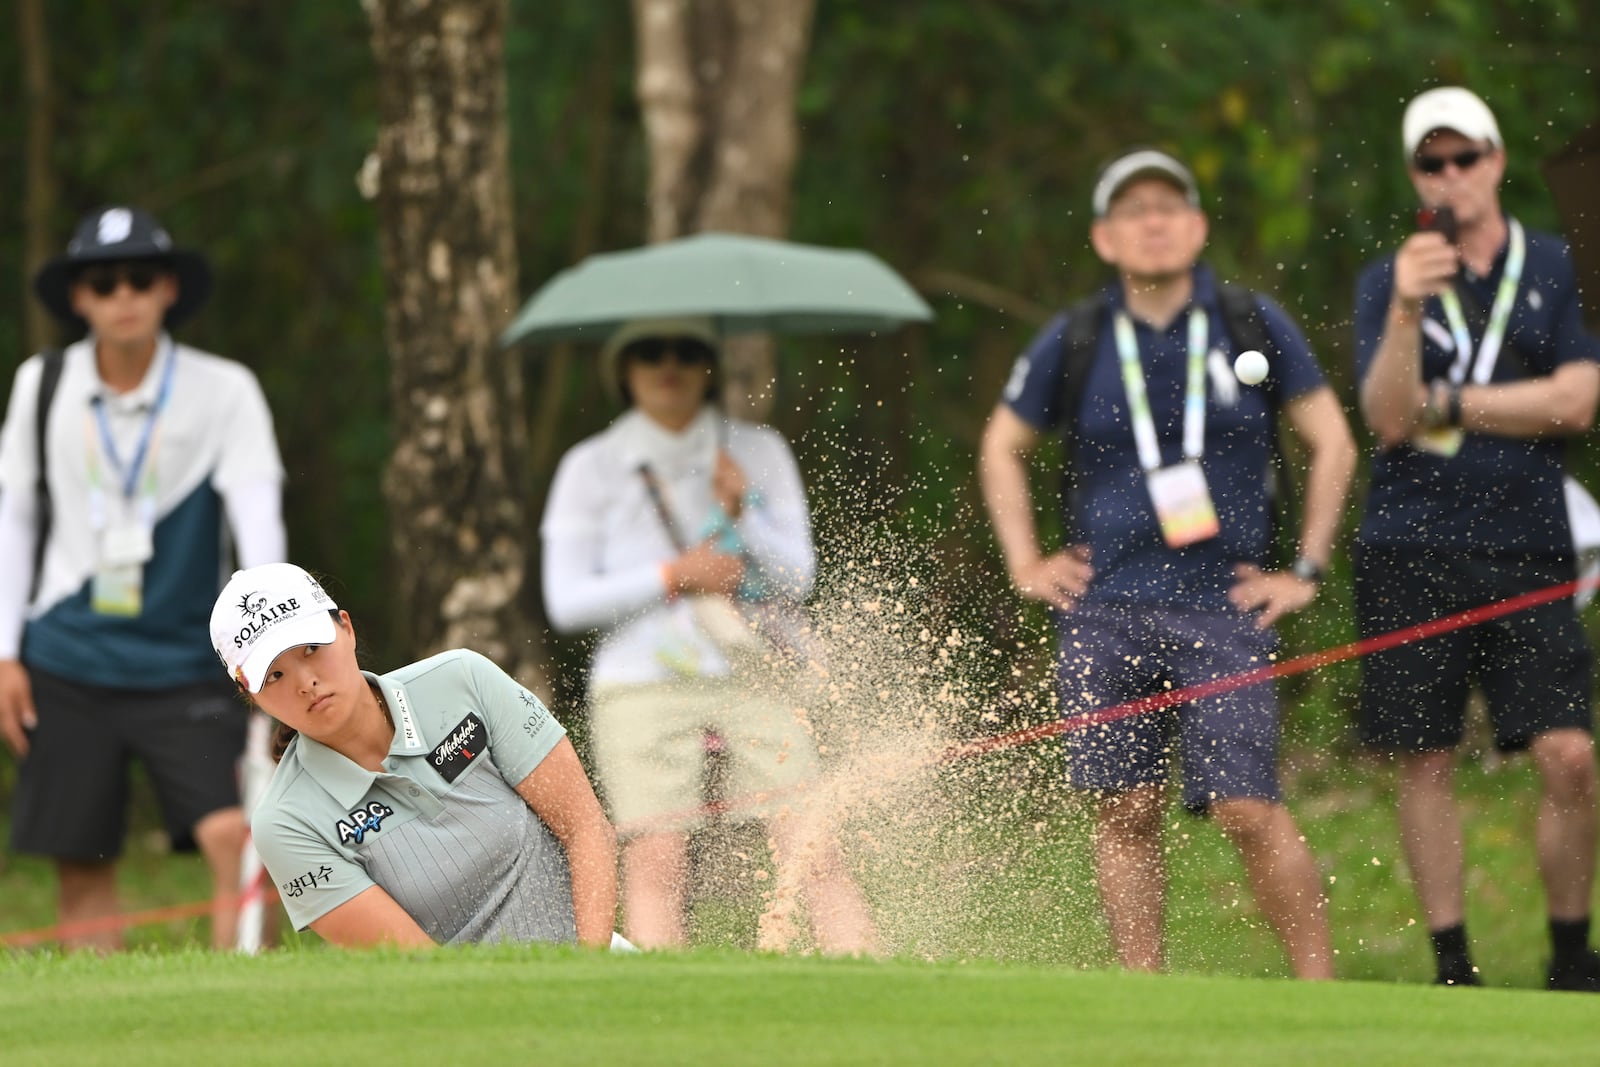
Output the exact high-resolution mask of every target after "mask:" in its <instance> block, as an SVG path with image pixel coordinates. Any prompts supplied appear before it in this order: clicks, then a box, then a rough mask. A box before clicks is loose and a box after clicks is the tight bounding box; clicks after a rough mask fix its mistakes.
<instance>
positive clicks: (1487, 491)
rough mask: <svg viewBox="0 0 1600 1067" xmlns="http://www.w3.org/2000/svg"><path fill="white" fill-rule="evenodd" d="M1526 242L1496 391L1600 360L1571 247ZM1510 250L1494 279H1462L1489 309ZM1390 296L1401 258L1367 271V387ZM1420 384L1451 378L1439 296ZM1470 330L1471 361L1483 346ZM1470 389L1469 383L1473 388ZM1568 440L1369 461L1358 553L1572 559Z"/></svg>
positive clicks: (1471, 437) (1469, 442)
mask: <svg viewBox="0 0 1600 1067" xmlns="http://www.w3.org/2000/svg"><path fill="white" fill-rule="evenodd" d="M1526 233H1527V258H1526V259H1525V260H1524V262H1523V268H1522V279H1521V282H1520V283H1519V285H1518V286H1517V292H1516V298H1515V302H1514V303H1513V305H1512V310H1511V317H1510V320H1509V322H1508V323H1507V327H1506V335H1505V342H1504V345H1503V347H1502V349H1501V352H1500V355H1499V358H1498V359H1497V360H1496V362H1495V366H1494V373H1493V375H1492V376H1491V377H1490V379H1489V380H1490V382H1492V383H1503V382H1512V381H1518V380H1521V379H1524V378H1534V377H1544V376H1547V375H1549V374H1552V373H1553V372H1554V371H1555V370H1556V368H1557V367H1560V366H1562V365H1563V364H1566V363H1572V362H1576V361H1579V360H1600V341H1597V340H1596V339H1595V338H1594V337H1593V336H1592V335H1591V334H1590V333H1589V332H1588V331H1587V330H1586V329H1585V328H1584V325H1583V319H1582V315H1581V310H1580V306H1579V302H1578V289H1577V282H1576V279H1575V278H1574V275H1573V269H1572V260H1571V258H1570V257H1569V256H1568V254H1567V246H1566V243H1565V242H1563V241H1562V240H1561V239H1560V238H1558V237H1554V236H1552V235H1550V234H1545V233H1536V232H1534V231H1533V230H1528V231H1526ZM1507 251H1508V249H1507V248H1502V249H1501V250H1500V253H1499V254H1498V255H1497V256H1496V257H1495V260H1494V265H1493V267H1492V268H1491V269H1490V272H1489V274H1488V275H1487V276H1486V277H1482V278H1479V277H1475V276H1473V275H1471V274H1464V275H1463V276H1462V282H1463V283H1464V284H1465V286H1466V287H1467V288H1468V290H1470V292H1471V293H1472V295H1473V296H1474V297H1475V298H1476V300H1477V301H1478V304H1479V307H1480V308H1482V309H1483V311H1484V314H1485V316H1487V313H1488V310H1489V309H1490V308H1491V307H1493V305H1494V298H1495V292H1496V290H1497V289H1498V287H1499V284H1500V278H1501V276H1502V275H1503V274H1504V273H1505V267H1506V256H1507ZM1393 289H1394V257H1393V256H1392V255H1390V256H1385V257H1383V258H1382V259H1381V260H1378V261H1377V262H1374V263H1371V264H1369V265H1368V266H1367V267H1366V269H1364V270H1363V271H1362V272H1361V277H1360V279H1359V280H1358V281H1357V283H1356V320H1355V335H1356V376H1357V379H1358V380H1365V378H1366V376H1367V372H1368V371H1369V370H1370V369H1371V368H1372V361H1373V357H1374V356H1375V354H1376V353H1377V350H1378V344H1379V342H1381V341H1382V339H1383V332H1384V327H1385V324H1386V322H1387V319H1388V314H1389V302H1390V295H1391V293H1392V292H1393ZM1423 314H1424V319H1425V321H1424V322H1423V324H1422V377H1423V380H1424V381H1430V382H1431V381H1433V380H1435V379H1438V378H1444V377H1446V376H1447V375H1448V373H1449V369H1450V365H1451V364H1452V363H1453V362H1454V361H1455V358H1456V352H1455V347H1456V346H1455V342H1454V339H1453V337H1452V336H1451V332H1450V328H1449V325H1448V320H1447V319H1446V318H1445V313H1444V307H1443V305H1442V304H1441V303H1440V302H1439V299H1438V297H1430V298H1429V299H1428V300H1427V301H1426V302H1425V303H1424V305H1423ZM1483 332H1484V331H1483V329H1482V328H1481V327H1479V328H1474V329H1473V330H1472V342H1473V346H1474V353H1473V355H1474V360H1476V358H1477V355H1478V350H1479V349H1480V348H1481V345H1482V341H1483ZM1469 380H1470V379H1469ZM1566 448H1567V439H1566V438H1564V437H1543V438H1527V437H1499V436H1496V435H1493V434H1485V433H1469V434H1467V435H1466V437H1465V440H1464V442H1463V444H1462V446H1461V450H1460V451H1459V452H1457V453H1456V454H1455V456H1453V457H1450V458H1446V457H1443V456H1440V455H1436V454H1434V453H1431V452H1425V451H1422V450H1420V449H1416V448H1413V447H1411V446H1410V445H1409V444H1402V445H1400V446H1398V447H1395V448H1389V449H1385V450H1383V451H1381V452H1379V453H1378V454H1377V456H1376V457H1375V458H1374V459H1373V461H1372V482H1371V486H1370V488H1369V490H1368V494H1367V507H1366V514H1365V517H1364V518H1363V520H1362V523H1361V529H1360V531H1359V532H1358V533H1357V535H1356V540H1357V542H1358V543H1360V544H1371V545H1411V546H1417V547H1422V548H1447V549H1451V550H1454V551H1460V552H1474V553H1484V554H1492V553H1504V552H1511V553H1532V554H1538V555H1554V556H1570V555H1571V554H1572V533H1571V529H1570V526H1569V524H1568V520H1567V511H1566V504H1565V498H1564V497H1563V495H1562V488H1561V479H1562V474H1563V467H1564V464H1563V457H1564V455H1565V452H1566Z"/></svg>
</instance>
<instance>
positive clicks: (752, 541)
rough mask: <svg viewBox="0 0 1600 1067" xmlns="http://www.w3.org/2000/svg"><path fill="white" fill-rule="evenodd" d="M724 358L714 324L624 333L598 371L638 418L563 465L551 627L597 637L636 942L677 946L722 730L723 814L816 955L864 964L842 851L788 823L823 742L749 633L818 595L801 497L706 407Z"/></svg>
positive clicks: (775, 460) (604, 761) (689, 322)
mask: <svg viewBox="0 0 1600 1067" xmlns="http://www.w3.org/2000/svg"><path fill="white" fill-rule="evenodd" d="M719 358H720V345H719V338H718V335H717V333H716V330H715V329H714V328H713V326H712V324H711V322H709V321H708V320H705V319H673V320H657V321H646V322H636V323H632V324H629V325H627V326H625V327H623V328H622V329H620V330H619V331H618V332H617V333H616V334H615V335H614V336H613V337H612V338H611V339H610V341H609V342H608V343H607V344H606V346H605V348H604V350H603V352H602V363H603V373H604V374H605V375H606V384H607V386H608V388H610V389H612V390H613V391H614V392H615V393H618V394H620V397H621V399H622V400H623V402H624V404H626V405H627V410H626V411H624V412H623V414H622V415H621V416H620V417H619V418H618V419H617V420H616V421H615V422H613V423H612V424H611V425H610V426H609V427H608V428H607V429H605V430H604V431H603V432H601V433H599V434H597V435H595V436H594V437H591V438H589V439H587V440H585V441H582V442H580V443H579V444H577V445H576V446H574V447H573V448H572V450H571V451H570V452H568V453H567V454H566V455H565V456H564V457H563V458H562V461H561V465H560V469H559V470H558V471H557V472H556V477H555V481H554V483H553V485H552V487H551V490H550V498H549V500H548V501H547V502H546V506H545V513H544V520H543V524H542V529H541V533H542V536H543V539H544V560H543V566H544V597H545V605H546V609H547V613H548V615H549V618H550V620H551V622H552V624H553V625H554V626H556V627H557V628H558V629H560V630H563V631H568V632H571V631H581V630H590V629H597V630H600V631H601V637H600V641H599V645H598V647H597V648H596V650H595V653H594V659H593V663H592V666H591V670H590V675H589V687H590V689H589V698H590V699H589V714H590V724H591V737H592V740H593V744H594V753H595V770H596V775H597V780H598V781H599V783H600V785H601V787H602V791H603V792H604V794H605V796H606V802H607V804H608V805H609V807H610V810H611V817H612V818H613V819H614V820H615V822H616V824H617V830H618V833H619V835H620V836H621V837H622V839H623V845H622V895H623V913H624V916H625V924H626V925H625V929H626V930H627V933H628V936H629V938H630V939H632V940H633V941H634V942H635V943H636V944H638V945H639V946H640V947H641V948H653V947H670V946H677V945H682V944H684V943H685V920H684V909H685V897H686V888H687V882H688V872H689V862H688V832H689V831H690V830H692V829H694V828H696V827H697V826H699V825H701V824H702V823H703V821H704V813H703V810H702V809H703V807H704V798H703V797H702V793H701V789H702V780H703V778H702V775H703V771H704V762H705V754H706V740H707V738H708V736H714V737H716V738H719V739H720V740H721V741H722V743H723V752H724V754H725V757H726V759H727V761H728V762H727V767H726V772H727V773H726V790H727V798H726V799H727V800H728V802H729V804H730V813H729V814H730V815H732V816H734V817H746V818H750V817H755V818H765V819H767V820H768V825H769V829H770V831H771V834H770V837H771V840H772V843H773V847H774V859H775V860H776V862H777V865H778V875H779V878H778V884H779V885H780V886H781V885H790V886H794V887H796V889H797V891H798V892H799V893H800V894H801V895H802V896H803V897H804V899H805V903H806V904H807V906H808V909H807V910H808V912H809V915H810V919H811V926H812V932H813V934H814V937H815V940H816V943H817V945H818V947H819V948H821V949H822V950H824V951H831V952H864V951H870V950H871V949H872V948H873V947H874V943H875V940H876V935H875V932H874V930H873V926H872V921H871V918H870V916H869V915H868V913H867V909H866V906H865V903H864V902H863V900H862V898H861V894H860V892H859V891H858V890H857V888H856V886H855V883H854V882H853V881H852V879H851V878H850V876H849V875H848V873H847V872H846V870H845V867H844V863H843V861H842V857H841V855H840V852H839V849H838V846H837V844H836V843H835V842H834V841H833V840H832V838H831V835H829V834H828V833H826V832H824V833H821V834H819V833H818V832H817V826H816V824H815V820H810V819H805V818H801V817H797V816H795V815H794V814H793V812H794V810H795V808H794V807H792V806H791V804H792V802H793V801H795V800H796V798H797V794H799V793H802V792H803V790H804V788H805V786H806V785H807V783H809V782H812V781H814V780H815V779H816V778H817V777H818V773H819V768H818V764H817V751H816V746H815V745H814V744H813V742H812V741H811V738H810V737H809V736H808V734H807V733H806V731H805V730H804V729H803V728H802V727H801V726H800V724H799V723H798V722H797V720H796V717H795V715H794V713H793V710H792V703H793V701H792V700H789V699H784V697H785V692H784V687H783V675H782V666H781V662H778V661H781V660H782V658H783V656H782V654H781V653H779V654H777V655H766V656H764V655H763V654H762V649H761V648H760V647H755V648H752V647H751V646H752V645H753V644H755V643H756V642H757V641H758V638H757V637H756V636H755V635H754V631H753V630H752V628H751V627H750V626H749V625H748V624H747V622H746V621H745V620H747V619H749V618H751V617H759V616H760V615H761V614H763V613H765V614H767V616H768V617H769V618H771V617H772V611H773V609H778V610H779V611H781V609H782V608H783V607H784V606H786V605H787V606H790V607H793V606H796V605H798V604H799V602H800V601H801V600H802V599H803V598H804V597H805V596H806V594H807V593H808V592H809V590H810V588H811V582H812V576H813V573H814V571H815V559H814V555H813V551H812V546H811V531H810V519H809V516H808V513H807V508H806V498H805V490H804V488H803V487H802V485H801V482H800V474H799V470H798V468H797V467H796V465H795V461H794V457H793V455H792V454H791V453H790V451H789V446H788V445H787V444H786V443H785V442H784V440H783V438H782V437H780V436H779V435H778V434H777V433H776V432H775V431H773V430H771V429H769V428H766V427H762V426H756V425H753V424H751V423H746V422H740V421H736V420H733V419H730V418H727V417H725V416H724V415H723V413H722V412H721V411H720V410H719V409H718V407H717V405H716V404H715V403H714V401H715V399H716V397H717V393H718V384H719ZM760 798H765V799H766V803H762V802H761V801H760ZM780 812H786V813H785V814H779V813H780ZM765 947H778V946H776V945H767V946H765Z"/></svg>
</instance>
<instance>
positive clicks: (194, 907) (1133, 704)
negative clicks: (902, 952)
mask: <svg viewBox="0 0 1600 1067" xmlns="http://www.w3.org/2000/svg"><path fill="white" fill-rule="evenodd" d="M1595 584H1600V579H1582V580H1579V581H1573V582H1564V583H1562V584H1561V585H1553V586H1550V587H1549V588H1547V589H1536V590H1534V591H1533V592H1531V593H1522V594H1520V595H1518V596H1514V597H1510V598H1508V599H1506V600H1501V601H1498V602H1496V603H1493V604H1484V605H1481V606H1479V607H1475V608H1468V609H1467V610H1466V611H1458V612H1456V613H1455V614H1454V615H1445V616H1442V617H1440V618H1437V619H1433V620H1431V621H1429V622H1424V623H1418V624H1416V625H1415V626H1406V627H1402V628H1401V629H1399V630H1392V631H1390V632H1389V633H1386V634H1379V635H1378V636H1376V637H1368V638H1364V639H1362V640H1359V641H1352V642H1350V643H1349V644H1345V645H1340V646H1338V647H1337V648H1330V649H1324V650H1323V651H1321V652H1311V653H1308V654H1306V655H1304V656H1296V657H1295V658H1294V659H1290V660H1285V661H1284V662H1282V663H1274V664H1271V665H1269V666H1265V667H1257V668H1256V669H1254V670H1249V671H1243V672H1241V673H1239V674H1233V675H1229V676H1228V677H1226V678H1215V679H1213V680H1211V681H1209V682H1201V683H1200V684H1199V685H1191V686H1187V687H1185V688H1183V689H1174V690H1172V691H1170V692H1166V693H1156V694H1152V695H1151V696H1147V697H1140V698H1139V699H1137V700H1130V701H1126V702H1124V703H1122V704H1117V705H1114V706H1112V707H1109V708H1099V709H1096V710H1094V711H1089V712H1085V713H1083V714H1081V715H1072V716H1067V717H1065V718H1062V719H1058V720H1057V721H1055V722H1049V723H1041V724H1039V725H1038V726H1029V727H1025V728H1023V729H1021V730H1012V731H1011V732H1009V733H1004V734H997V735H996V736H994V737H986V738H983V739H982V740H979V741H967V742H964V743H962V744H959V745H953V746H951V747H950V748H948V749H946V750H945V751H944V753H943V754H942V755H941V756H940V757H939V758H938V759H937V760H935V761H933V763H934V764H936V765H937V764H945V763H955V762H957V761H960V760H964V759H970V758H972V757H973V756H981V755H984V754H986V753H989V752H996V751H1000V750H1003V749H1008V748H1016V747H1018V746H1021V745H1029V744H1032V743H1033V742H1035V741H1042V740H1044V739H1045V738H1049V737H1059V736H1060V735H1062V734H1065V733H1068V732H1070V731H1072V730H1081V729H1084V728H1085V727H1089V726H1095V725H1098V724H1100V723H1105V722H1114V721H1115V720H1117V719H1125V718H1127V717H1128V716H1130V715H1140V714H1143V713H1144V712H1147V711H1158V710H1160V709H1162V708H1169V707H1172V706H1173V705H1174V704H1186V703H1188V702H1190V701H1192V700H1199V699H1201V698H1203V697H1208V696H1214V695H1215V694H1217V693H1227V692H1231V691H1232V690H1235V689H1242V688H1244V687H1245V686H1247V685H1256V684H1257V683H1259V682H1265V681H1267V680H1269V679H1273V678H1284V677H1287V676H1289V675H1294V674H1303V673H1305V672H1306V671H1313V670H1316V669H1317V668H1319V667H1326V666H1327V665H1328V664H1330V663H1339V662H1342V661H1344V660H1347V659H1354V658H1356V657H1357V656H1366V655H1370V654H1371V653H1373V652H1381V651H1383V650H1384V649H1387V648H1393V647H1395V646H1396V645H1404V644H1409V643H1410V642H1412V641H1422V640H1425V639H1426V638H1429V637H1434V636H1437V635H1438V634H1443V633H1449V632H1451V631H1452V630H1460V629H1463V628H1465V627H1468V626H1473V625H1475V624H1477V623H1480V622H1487V621H1488V620H1490V619H1497V618H1500V617H1501V616H1503V615H1512V614H1515V613H1516V612H1519V611H1526V610H1528V609H1529V608H1534V607H1538V606H1539V605H1541V604H1548V603H1550V602H1552V601H1556V600H1564V599H1566V598H1568V597H1570V596H1572V595H1573V594H1575V593H1577V592H1578V591H1579V590H1580V589H1582V588H1585V587H1587V586H1590V585H1595ZM798 788H803V787H798ZM794 791H795V790H780V791H774V792H770V793H764V794H762V795H760V796H759V797H757V796H751V797H745V798H738V799H735V800H724V801H718V802H716V803H712V804H706V805H702V806H701V807H698V808H695V809H692V810H688V811H683V812H679V813H676V814H672V815H663V816H657V817H653V818H651V819H650V820H648V821H647V823H648V825H655V824H657V823H661V824H666V823H669V822H672V821H676V820H680V819H684V818H688V817H694V816H699V815H721V814H725V813H727V812H730V811H739V810H742V809H743V808H745V807H757V806H763V805H769V804H771V803H772V802H773V801H774V800H775V799H777V798H778V797H779V796H781V795H785V794H787V793H790V792H794ZM645 828H646V826H645V825H638V824H635V825H632V826H627V827H619V828H618V829H620V830H623V831H629V830H632V831H635V832H637V831H638V830H640V829H645ZM259 884H260V883H258V885H259ZM257 895H261V896H262V897H263V898H264V899H265V900H267V901H269V902H270V901H271V900H274V899H276V898H277V896H278V891H277V887H276V886H267V887H266V888H265V889H264V890H261V891H260V892H259V893H258V892H257V891H255V890H252V891H251V892H247V893H245V894H243V895H240V896H231V897H224V898H221V899H220V900H219V901H218V902H217V903H221V904H224V905H226V904H233V903H243V902H245V901H249V900H253V899H254V898H255V897H256V896H257ZM212 905H213V902H212V901H209V900H203V901H196V902H194V903H191V904H177V905H173V906H170V907H164V908H151V909H148V910H145V911H137V912H128V913H126V914H123V915H109V916H106V917H105V918H101V919H91V920H86V921H83V922H78V923H70V924H61V925H57V926H48V927H41V928H40V929H37V930H22V931H17V932H15V933H9V934H0V945H7V946H11V947H14V948H23V947H27V946H30V945H38V944H43V943H46V942H50V941H59V940H62V939H63V938H68V937H76V936H79V935H82V934H91V933H100V932H103V931H106V930H117V929H122V928H125V927H129V926H142V925H147V924H151V923H159V922H171V921H173V920H177V919H190V918H194V917H196V916H199V915H204V914H206V913H207V912H209V911H210V910H211V908H212Z"/></svg>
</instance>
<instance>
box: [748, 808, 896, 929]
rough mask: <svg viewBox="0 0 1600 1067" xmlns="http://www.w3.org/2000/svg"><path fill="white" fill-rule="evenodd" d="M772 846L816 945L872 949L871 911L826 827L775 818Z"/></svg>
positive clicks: (782, 876)
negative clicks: (801, 901) (801, 902)
mask: <svg viewBox="0 0 1600 1067" xmlns="http://www.w3.org/2000/svg"><path fill="white" fill-rule="evenodd" d="M772 846H773V859H774V861H775V862H776V863H777V865H778V866H779V867H780V868H781V869H785V870H786V871H787V872H792V874H793V875H794V876H795V877H794V880H795V881H796V882H798V884H799V886H800V888H801V891H802V893H803V895H804V897H805V901H806V907H807V911H808V912H809V913H810V916H811V933H812V936H813V937H814V938H815V939H816V942H817V948H818V949H820V950H821V951H823V952H826V953H831V954H835V955H869V954H871V953H873V952H875V951H877V949H878V932H877V928H876V927H875V926H874V925H873V922H872V913H871V912H870V911H869V910H868V908H867V902H866V899H865V898H864V897H863V896H862V895H861V889H860V887H859V886H857V885H856V881H855V879H854V878H853V877H851V875H850V871H849V869H848V868H847V867H846V866H845V862H844V853H843V852H841V851H840V849H839V843H838V841H837V840H836V839H835V838H834V837H833V835H832V833H831V832H829V828H828V827H825V826H816V825H809V824H808V822H807V820H803V819H794V818H789V819H783V818H780V819H775V820H773V823H772ZM786 880H787V875H780V881H786Z"/></svg>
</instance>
